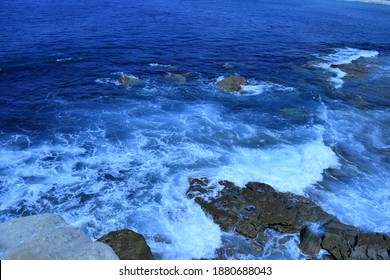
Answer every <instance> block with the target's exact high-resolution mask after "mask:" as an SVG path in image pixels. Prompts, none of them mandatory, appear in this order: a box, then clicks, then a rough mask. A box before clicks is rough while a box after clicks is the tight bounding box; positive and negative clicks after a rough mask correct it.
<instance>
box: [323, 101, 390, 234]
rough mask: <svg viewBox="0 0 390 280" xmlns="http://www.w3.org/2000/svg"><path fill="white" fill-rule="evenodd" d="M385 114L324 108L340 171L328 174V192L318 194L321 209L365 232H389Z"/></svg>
mask: <svg viewBox="0 0 390 280" xmlns="http://www.w3.org/2000/svg"><path fill="white" fill-rule="evenodd" d="M388 113H389V112H388V111H385V110H371V111H361V110H358V109H356V108H353V107H347V108H344V109H343V110H331V109H327V113H326V114H325V115H323V117H325V118H326V123H327V126H328V127H327V129H326V136H325V137H326V138H328V139H330V140H332V141H333V145H335V146H336V147H337V153H338V155H339V160H340V163H341V164H342V165H341V168H340V170H339V172H338V173H336V174H331V176H332V177H333V180H334V181H333V183H332V185H330V186H328V187H327V188H329V189H330V190H331V192H327V191H326V192H320V191H318V192H319V194H320V197H321V199H320V201H318V202H319V203H320V204H321V205H322V206H323V208H324V209H326V210H327V211H329V212H330V213H332V214H334V215H336V216H337V217H338V218H339V219H341V220H342V221H343V222H345V223H347V224H353V225H355V226H358V227H360V228H362V229H364V230H368V231H376V232H386V233H388V232H390V219H389V217H390V210H389V209H390V200H389V198H390V180H389V163H388V155H386V151H388V148H389V147H390V142H389V139H388V133H389V129H388V128H387V127H386V123H387V122H388Z"/></svg>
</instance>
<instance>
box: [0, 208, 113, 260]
mask: <svg viewBox="0 0 390 280" xmlns="http://www.w3.org/2000/svg"><path fill="white" fill-rule="evenodd" d="M0 259H3V260H6V259H10V260H116V259H118V256H117V255H116V254H115V253H114V251H113V250H112V249H111V247H109V246H108V245H106V244H103V243H101V242H92V241H91V240H90V239H89V238H88V237H87V236H86V235H85V234H84V233H83V232H82V231H81V230H80V229H77V228H75V227H73V226H70V225H69V224H67V223H66V222H65V221H64V219H62V218H61V217H60V216H57V215H52V214H42V215H36V216H28V217H22V218H18V219H13V220H10V221H7V222H5V223H2V224H0Z"/></svg>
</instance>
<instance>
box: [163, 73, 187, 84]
mask: <svg viewBox="0 0 390 280" xmlns="http://www.w3.org/2000/svg"><path fill="white" fill-rule="evenodd" d="M186 76H188V75H185V74H178V73H168V74H166V75H164V77H165V78H167V79H172V80H176V81H177V82H179V83H185V82H187V77H186Z"/></svg>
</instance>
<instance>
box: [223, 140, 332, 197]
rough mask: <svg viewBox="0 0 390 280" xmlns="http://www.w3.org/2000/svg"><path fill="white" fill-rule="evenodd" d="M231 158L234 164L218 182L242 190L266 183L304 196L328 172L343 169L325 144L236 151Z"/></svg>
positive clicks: (230, 165)
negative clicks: (255, 182)
mask: <svg viewBox="0 0 390 280" xmlns="http://www.w3.org/2000/svg"><path fill="white" fill-rule="evenodd" d="M229 157H230V159H231V163H230V164H229V165H226V166H224V167H222V168H221V169H219V170H218V175H217V177H218V178H220V179H226V180H229V181H232V182H235V183H237V184H238V185H240V186H244V184H245V183H246V182H248V181H259V182H264V183H267V184H270V185H271V186H273V187H274V188H275V189H277V190H278V191H282V192H293V193H296V194H304V191H305V189H307V188H308V187H310V186H313V185H314V184H315V183H316V182H319V181H321V180H322V179H323V176H322V173H323V172H324V170H325V169H327V168H330V167H333V168H337V167H338V166H339V163H338V158H337V156H336V155H335V154H334V152H333V151H332V150H331V149H330V148H329V147H327V146H326V145H325V144H324V143H323V142H322V141H321V140H317V141H312V142H309V143H305V144H300V145H276V146H274V147H269V148H264V149H253V148H242V147H236V148H235V149H234V150H233V151H232V153H231V154H230V156H229Z"/></svg>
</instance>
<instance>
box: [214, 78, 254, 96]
mask: <svg viewBox="0 0 390 280" xmlns="http://www.w3.org/2000/svg"><path fill="white" fill-rule="evenodd" d="M248 84H249V83H248V81H247V80H246V79H245V78H244V77H241V76H231V77H228V78H225V79H222V80H220V81H219V82H217V84H216V85H217V86H218V87H219V88H221V89H223V90H224V91H227V92H239V93H244V90H243V89H242V87H241V86H246V85H248Z"/></svg>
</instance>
